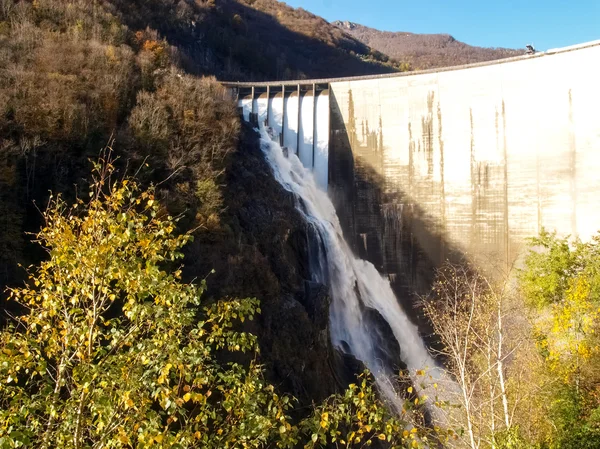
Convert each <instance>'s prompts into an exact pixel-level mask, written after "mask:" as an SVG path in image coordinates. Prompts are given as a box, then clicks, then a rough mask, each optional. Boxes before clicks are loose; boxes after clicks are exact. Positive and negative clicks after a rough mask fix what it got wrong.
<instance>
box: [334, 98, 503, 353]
mask: <svg viewBox="0 0 600 449" xmlns="http://www.w3.org/2000/svg"><path fill="white" fill-rule="evenodd" d="M350 98H351V97H350ZM430 103H431V102H430ZM340 107H341V106H340V104H339V102H338V99H337V98H336V95H335V92H334V90H331V91H330V141H329V187H328V192H329V196H330V197H331V199H332V201H333V203H334V206H335V208H336V210H337V214H338V216H339V219H340V222H341V225H342V228H343V231H344V235H345V237H346V240H347V241H348V243H349V245H350V246H351V248H352V250H353V251H354V252H355V254H357V255H358V256H359V257H361V258H363V259H366V260H368V261H369V262H371V263H373V264H374V265H375V267H376V268H377V269H378V270H379V272H380V273H381V274H382V275H384V276H387V277H388V279H389V281H390V284H391V286H392V289H393V290H394V293H395V294H396V296H397V298H398V300H399V301H400V303H401V304H402V306H403V307H404V309H405V310H406V312H407V313H408V314H409V315H410V316H411V318H412V319H413V321H415V322H416V323H417V324H418V325H419V327H420V329H421V333H422V334H424V335H428V334H430V333H431V327H430V324H429V323H428V321H427V319H426V318H425V317H424V316H423V315H422V314H421V313H420V308H419V307H416V305H417V302H418V299H419V297H420V296H424V295H427V294H428V293H429V292H430V291H431V287H432V284H433V281H434V278H435V271H436V268H438V267H440V266H441V265H442V264H443V263H444V262H445V261H447V260H448V261H450V262H453V263H463V262H464V261H466V260H470V261H473V259H472V255H470V254H467V253H465V252H464V251H463V250H462V249H460V248H459V247H458V246H457V245H456V244H454V243H452V242H451V241H450V240H449V239H448V238H447V237H446V233H445V232H444V226H445V223H444V217H443V216H442V217H441V218H440V217H439V216H438V217H434V216H433V215H431V214H429V213H427V212H426V211H425V209H424V208H423V207H421V206H420V205H419V203H418V200H415V198H413V197H412V196H411V194H410V192H409V190H411V189H414V188H416V187H415V186H417V187H418V188H421V189H422V190H425V191H427V192H428V193H429V194H430V195H431V196H434V197H435V196H440V199H439V200H438V201H440V200H441V202H442V203H443V201H444V198H443V195H444V192H443V184H442V186H440V185H439V183H436V182H434V181H424V180H422V179H417V178H418V176H416V175H415V174H414V173H413V169H412V162H411V163H409V166H408V167H404V168H403V169H404V170H406V171H407V173H404V174H403V176H402V177H401V178H402V179H403V180H406V181H407V182H408V184H409V185H406V186H403V185H401V182H398V181H399V180H398V179H392V180H391V179H388V178H386V176H384V174H383V173H384V171H383V165H384V161H383V156H384V154H383V153H384V151H385V147H384V136H383V127H382V125H381V119H380V123H379V124H378V125H377V126H378V127H379V129H377V130H375V131H374V130H371V129H369V125H368V124H363V123H361V124H357V122H356V118H355V116H354V111H353V108H354V107H353V103H352V101H350V105H349V106H348V107H349V109H350V110H349V111H348V112H349V114H348V117H349V118H348V120H347V121H344V118H343V115H342V113H341V112H342V111H341V109H340ZM428 120H429V119H428V118H427V117H424V118H423V133H424V135H425V138H424V140H425V141H426V140H427V134H428V132H427V130H428V129H429V128H431V126H432V123H431V120H429V121H428ZM358 134H363V135H362V136H361V137H362V139H359V136H358ZM429 134H431V133H429ZM359 141H360V142H359ZM361 142H362V143H361ZM409 146H410V147H411V148H410V151H411V154H412V153H413V151H414V152H416V151H417V150H418V148H417V146H418V144H415V141H413V140H411V142H410V143H409ZM420 151H421V153H422V154H423V153H425V158H427V152H428V150H427V148H420ZM411 159H412V158H411ZM496 168H497V169H498V170H496V171H497V172H498V176H503V171H504V169H503V167H496ZM493 170H495V168H481V167H479V166H477V164H474V167H473V169H472V170H471V177H472V183H473V185H474V186H473V187H474V188H473V190H472V193H470V194H469V195H470V203H471V204H466V205H465V209H468V212H469V213H470V215H471V218H469V219H468V220H470V222H468V223H467V224H466V226H468V227H471V229H472V231H473V233H474V236H473V238H476V237H477V231H476V230H477V229H478V223H477V217H478V211H479V209H480V208H483V207H486V195H485V194H483V193H481V194H480V193H478V192H479V191H478V189H477V188H476V186H475V184H481V185H482V186H485V185H486V183H488V180H487V178H486V176H487V177H491V175H490V171H493ZM424 182H428V184H427V185H425V186H423V185H421V186H419V184H423V183H424ZM493 190H494V192H493V193H494V194H498V193H501V192H496V191H497V190H504V186H503V185H498V186H495V187H494V189H493ZM442 215H443V213H442ZM504 218H505V217H504V216H503V214H502V213H500V216H499V217H498V219H499V221H500V222H501V223H500V225H499V226H498V229H496V230H495V231H494V232H496V233H497V234H498V236H499V237H500V238H502V239H507V242H508V236H507V235H505V234H506V233H505V232H504V227H503V222H504ZM503 234H504V235H503ZM507 245H511V244H510V243H507ZM502 246H504V245H502ZM477 256H478V257H479V258H481V257H484V258H485V259H486V262H487V263H488V267H486V268H489V266H491V265H495V266H496V267H498V266H500V267H502V268H501V269H503V268H504V267H506V266H507V265H506V258H505V257H504V256H505V255H504V254H494V253H492V252H488V253H484V252H483V251H482V252H481V253H480V254H478V255H477ZM429 340H430V339H429ZM429 343H430V344H431V343H434V342H433V341H431V340H430V341H429Z"/></svg>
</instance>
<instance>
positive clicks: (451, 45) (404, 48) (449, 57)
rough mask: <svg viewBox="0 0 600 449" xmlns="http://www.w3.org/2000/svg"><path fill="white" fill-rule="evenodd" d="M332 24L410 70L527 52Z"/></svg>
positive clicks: (442, 36) (437, 36)
mask: <svg viewBox="0 0 600 449" xmlns="http://www.w3.org/2000/svg"><path fill="white" fill-rule="evenodd" d="M333 25H335V26H337V27H338V28H339V29H341V30H343V31H344V32H346V33H348V34H350V35H351V36H353V37H355V38H356V39H358V40H359V41H361V42H363V43H364V44H365V45H368V46H370V47H373V48H375V49H376V50H378V51H380V52H382V53H385V54H386V55H389V56H390V58H392V59H393V60H394V59H395V60H397V61H399V62H400V63H405V64H408V65H409V66H410V69H411V70H423V69H432V68H436V67H448V66H453V65H461V64H470V63H474V62H483V61H491V60H494V59H502V58H508V57H511V56H517V55H521V54H524V53H525V51H524V50H513V49H508V48H484V47H474V46H471V45H468V44H465V43H464V42H460V41H457V40H456V39H454V38H453V37H452V36H450V35H449V34H415V33H406V32H401V31H399V32H390V31H380V30H376V29H374V28H369V27H366V26H363V25H360V24H357V23H353V22H347V21H344V22H342V21H336V22H333ZM403 68H408V67H406V66H404V67H403Z"/></svg>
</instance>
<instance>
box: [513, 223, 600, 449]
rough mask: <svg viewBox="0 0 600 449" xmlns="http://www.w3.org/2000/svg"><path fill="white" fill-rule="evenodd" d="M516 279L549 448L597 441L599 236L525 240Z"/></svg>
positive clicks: (546, 235)
mask: <svg viewBox="0 0 600 449" xmlns="http://www.w3.org/2000/svg"><path fill="white" fill-rule="evenodd" d="M530 244H531V245H532V249H531V251H530V252H529V254H528V255H527V257H526V259H525V266H524V269H523V270H522V271H521V272H520V275H519V280H520V287H521V291H522V294H523V296H524V298H525V300H526V302H527V303H528V304H530V305H531V306H532V308H534V310H535V312H536V313H535V316H534V319H533V325H534V332H535V337H536V340H537V347H538V351H539V353H540V355H541V357H542V358H543V365H542V367H541V368H540V370H539V374H538V376H539V377H546V378H549V379H550V380H551V381H550V382H548V383H547V384H546V385H544V388H543V389H542V390H541V394H543V396H544V397H545V398H547V399H546V402H547V404H550V405H549V406H547V407H546V408H547V414H548V416H549V417H550V418H551V419H552V423H553V428H554V431H553V432H552V434H551V435H550V437H549V440H550V442H551V443H552V444H553V445H554V446H553V447H561V448H563V447H565V448H571V447H573V448H575V447H577V448H583V447H597V446H598V445H600V430H599V429H600V400H599V394H598V392H599V391H600V370H599V369H598V367H599V366H600V339H599V338H598V332H599V331H600V235H596V236H594V237H593V238H592V239H591V240H590V241H589V242H582V241H580V240H578V239H574V240H571V239H569V238H560V237H558V236H557V235H556V233H549V232H546V231H542V233H541V234H540V236H539V237H536V238H533V239H531V240H530Z"/></svg>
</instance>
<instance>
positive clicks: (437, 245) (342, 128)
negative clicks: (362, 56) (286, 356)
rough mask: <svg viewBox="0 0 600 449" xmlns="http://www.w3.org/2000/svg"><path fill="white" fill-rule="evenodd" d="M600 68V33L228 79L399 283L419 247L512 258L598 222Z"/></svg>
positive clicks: (362, 251) (435, 256) (248, 110)
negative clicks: (526, 51) (409, 65)
mask: <svg viewBox="0 0 600 449" xmlns="http://www.w3.org/2000/svg"><path fill="white" fill-rule="evenodd" d="M599 70H600V41H596V42H590V43H587V44H582V45H579V46H574V47H569V48H564V49H558V50H552V51H548V52H544V53H539V54H536V55H526V56H520V57H516V58H509V59H504V60H499V61H491V62H487V63H480V64H472V65H468V66H461V67H451V68H446V69H441V70H429V71H424V72H413V73H401V74H391V75H389V74H388V75H378V76H372V77H353V78H342V79H325V80H300V81H289V82H288V81H286V82H266V83H224V84H225V85H226V86H227V87H229V88H231V89H232V90H233V92H234V94H235V95H236V96H237V98H238V101H239V106H240V107H241V108H242V109H243V113H244V117H245V118H246V119H249V118H250V114H256V115H257V117H258V119H259V120H260V121H262V122H266V123H267V124H268V125H269V126H270V127H272V128H273V130H274V131H275V132H276V133H277V134H280V135H281V142H282V144H283V145H284V146H286V147H288V149H290V150H291V151H293V152H295V153H297V154H298V156H299V158H300V159H301V160H302V162H303V163H304V164H305V165H306V166H307V167H312V168H313V170H314V172H315V176H316V177H317V179H318V180H319V183H320V184H321V186H323V187H324V188H327V191H328V193H329V195H330V196H331V197H332V199H333V201H334V203H335V205H336V209H337V211H338V215H339V216H340V219H341V221H342V223H343V225H344V227H345V232H346V233H347V236H346V237H347V238H348V240H349V241H350V242H351V244H352V245H353V247H354V249H355V251H356V252H357V253H359V255H360V256H361V257H365V258H368V259H369V260H371V261H372V262H374V263H375V264H376V265H377V266H378V267H379V268H380V269H381V271H382V272H384V273H387V274H388V275H389V276H390V278H392V277H393V278H394V279H395V278H396V274H397V273H409V277H410V276H412V275H411V274H410V273H411V270H416V269H418V268H415V266H417V267H418V264H415V262H414V260H413V259H414V257H417V256H415V254H421V255H425V256H426V257H428V258H429V259H432V260H441V259H443V258H444V257H445V256H447V255H448V254H449V253H450V252H451V251H455V252H460V253H465V254H471V255H475V256H482V255H484V254H485V255H487V254H492V253H494V254H497V256H498V258H500V259H502V260H504V261H506V262H507V263H510V262H512V261H514V260H515V258H516V257H517V256H518V254H519V253H520V252H521V251H522V248H523V246H524V239H525V238H526V237H530V236H533V235H536V234H537V233H538V232H539V231H540V230H541V229H542V228H546V229H549V230H557V231H558V232H559V234H562V235H566V234H571V235H573V236H579V237H581V238H582V239H588V238H589V237H590V236H591V235H593V234H594V233H596V232H597V231H598V230H599V229H600V120H599V119H598V105H600V83H598V81H597V78H598V72H599ZM415 245H417V246H418V249H416V248H417V246H415ZM407 248H408V249H407ZM403 251H404V252H403ZM406 251H408V253H406ZM419 257H420V256H419ZM413 274H414V273H413ZM415 276H416V275H415ZM415 276H413V277H415Z"/></svg>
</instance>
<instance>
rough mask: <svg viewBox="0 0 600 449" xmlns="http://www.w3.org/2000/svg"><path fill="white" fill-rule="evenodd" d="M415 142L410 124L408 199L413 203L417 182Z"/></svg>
mask: <svg viewBox="0 0 600 449" xmlns="http://www.w3.org/2000/svg"><path fill="white" fill-rule="evenodd" d="M414 153H415V142H414V141H413V136H412V126H411V124H410V121H409V122H408V199H409V201H411V202H412V201H413V183H414V182H415V159H414V158H415V156H414Z"/></svg>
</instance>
